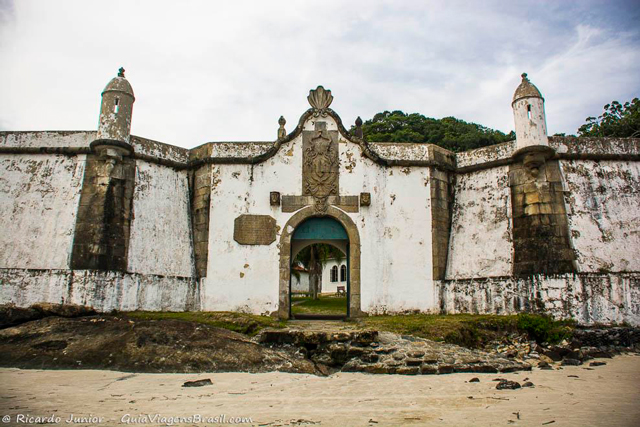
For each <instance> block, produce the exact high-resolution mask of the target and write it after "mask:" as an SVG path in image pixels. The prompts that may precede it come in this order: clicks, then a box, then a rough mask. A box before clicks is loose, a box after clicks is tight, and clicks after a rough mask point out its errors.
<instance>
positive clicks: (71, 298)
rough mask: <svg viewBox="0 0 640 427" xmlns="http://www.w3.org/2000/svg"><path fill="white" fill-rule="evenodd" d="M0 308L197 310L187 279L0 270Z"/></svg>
mask: <svg viewBox="0 0 640 427" xmlns="http://www.w3.org/2000/svg"><path fill="white" fill-rule="evenodd" d="M0 283H2V286H1V287H0V298H1V300H2V303H3V304H4V303H12V304H15V305H16V306H18V307H28V306H30V305H32V304H35V303H38V302H51V303H62V304H80V305H87V306H91V307H94V308H95V309H96V310H98V311H111V310H123V311H130V310H150V311H185V310H194V309H195V310H197V309H198V308H199V298H200V296H199V289H198V288H199V285H198V283H197V282H196V281H194V280H193V279H190V278H182V277H165V276H156V275H142V274H131V273H119V272H113V271H89V270H32V269H30V270H25V269H0Z"/></svg>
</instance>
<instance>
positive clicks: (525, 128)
mask: <svg viewBox="0 0 640 427" xmlns="http://www.w3.org/2000/svg"><path fill="white" fill-rule="evenodd" d="M513 119H514V121H515V127H516V146H517V148H518V149H521V148H525V147H529V146H533V145H549V141H548V140H547V123H546V117H545V114H544V100H543V99H542V98H537V97H527V98H523V99H519V100H517V101H516V102H514V103H513Z"/></svg>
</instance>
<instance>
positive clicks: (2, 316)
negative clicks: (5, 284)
mask: <svg viewBox="0 0 640 427" xmlns="http://www.w3.org/2000/svg"><path fill="white" fill-rule="evenodd" d="M95 314H96V311H95V310H94V309H93V308H91V307H85V306H82V305H74V304H51V303H38V304H33V305H32V306H31V307H29V308H22V307H16V306H15V305H14V304H3V305H0V329H3V328H8V327H11V326H17V325H21V324H23V323H26V322H31V321H34V320H39V319H43V318H45V317H50V316H59V317H69V318H73V317H81V316H93V315H95Z"/></svg>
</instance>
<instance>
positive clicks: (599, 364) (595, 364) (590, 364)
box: [589, 361, 607, 366]
mask: <svg viewBox="0 0 640 427" xmlns="http://www.w3.org/2000/svg"><path fill="white" fill-rule="evenodd" d="M606 364H607V362H597V361H596V362H591V363H589V366H604V365H606Z"/></svg>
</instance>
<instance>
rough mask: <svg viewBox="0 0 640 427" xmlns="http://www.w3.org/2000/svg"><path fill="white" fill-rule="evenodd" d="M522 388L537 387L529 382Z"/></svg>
mask: <svg viewBox="0 0 640 427" xmlns="http://www.w3.org/2000/svg"><path fill="white" fill-rule="evenodd" d="M522 387H535V386H534V385H533V383H532V382H531V381H527V382H525V383H523V384H522Z"/></svg>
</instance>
